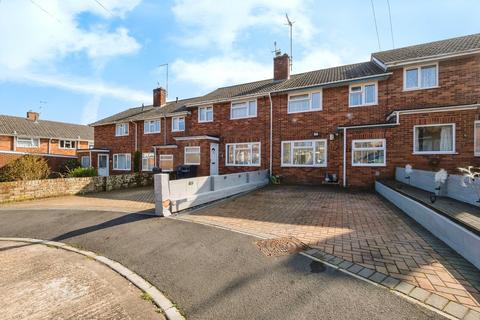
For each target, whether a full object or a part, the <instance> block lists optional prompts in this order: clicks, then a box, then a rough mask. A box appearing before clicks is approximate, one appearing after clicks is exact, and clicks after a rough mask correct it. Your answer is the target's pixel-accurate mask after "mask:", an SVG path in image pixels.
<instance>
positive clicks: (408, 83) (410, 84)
mask: <svg viewBox="0 0 480 320" xmlns="http://www.w3.org/2000/svg"><path fill="white" fill-rule="evenodd" d="M436 87H438V63H434V64H428V65H421V66H414V67H406V68H404V69H403V90H406V91H407V90H418V89H428V88H436Z"/></svg>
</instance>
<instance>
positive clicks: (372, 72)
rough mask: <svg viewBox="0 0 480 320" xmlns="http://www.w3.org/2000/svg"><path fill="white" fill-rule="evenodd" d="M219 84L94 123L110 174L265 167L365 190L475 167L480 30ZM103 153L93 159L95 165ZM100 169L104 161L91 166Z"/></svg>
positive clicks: (292, 177) (284, 58)
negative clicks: (351, 60)
mask: <svg viewBox="0 0 480 320" xmlns="http://www.w3.org/2000/svg"><path fill="white" fill-rule="evenodd" d="M288 65H289V57H288V55H286V54H284V55H281V54H278V55H276V57H275V58H274V68H273V69H274V70H273V71H274V72H273V74H274V76H273V79H268V80H262V81H256V82H252V83H245V84H240V85H234V86H229V87H223V88H219V89H217V90H215V91H213V92H210V93H208V94H206V95H204V96H202V97H196V98H192V99H186V100H178V101H171V102H166V99H165V97H166V92H165V90H163V89H162V88H158V89H155V90H154V99H153V100H154V103H153V105H152V106H145V107H138V108H133V109H129V110H127V111H124V112H121V113H119V114H116V115H113V116H111V117H109V118H106V119H103V120H100V121H98V122H96V123H94V124H93V127H94V128H95V148H96V149H95V150H97V151H96V152H97V153H98V154H104V155H103V156H101V158H102V161H103V162H104V163H103V164H104V165H105V161H107V162H106V163H108V164H109V165H108V166H107V167H108V170H107V169H105V170H104V171H108V173H112V174H115V173H120V172H125V171H131V170H133V166H132V154H133V152H134V151H135V150H138V151H140V152H141V153H142V168H143V170H151V169H152V168H153V167H161V168H162V169H164V170H165V169H166V170H172V169H173V168H175V167H176V166H178V165H182V164H192V165H197V166H198V175H209V174H224V173H231V172H239V171H244V170H257V169H269V170H270V171H271V172H272V174H274V175H280V176H282V177H283V179H284V181H286V182H292V183H312V184H320V183H325V182H338V183H340V184H341V185H343V186H369V185H372V183H373V181H374V180H375V179H376V178H379V177H393V175H394V170H395V167H397V166H405V165H406V164H411V165H412V166H413V167H414V168H417V169H427V170H438V169H439V168H444V169H447V170H450V171H453V170H456V168H457V167H458V166H461V165H463V166H466V165H479V162H480V161H479V158H477V157H476V156H480V139H478V138H480V112H479V107H480V104H479V103H480V34H475V35H469V36H464V37H458V38H453V39H448V40H442V41H436V42H431V43H427V44H421V45H416V46H410V47H405V48H399V49H394V50H388V51H382V52H377V53H373V54H372V56H371V60H370V61H367V62H363V63H357V64H352V65H345V66H339V67H333V68H328V69H322V70H316V71H311V72H306V73H301V74H295V75H290V74H289V67H288ZM96 159H98V157H97V156H94V157H93V158H92V163H94V164H95V163H96V162H98V160H96ZM95 165H96V164H95Z"/></svg>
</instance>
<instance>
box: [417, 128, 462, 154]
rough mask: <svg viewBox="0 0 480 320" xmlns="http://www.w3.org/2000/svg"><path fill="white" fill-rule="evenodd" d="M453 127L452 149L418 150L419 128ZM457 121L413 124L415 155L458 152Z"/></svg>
mask: <svg viewBox="0 0 480 320" xmlns="http://www.w3.org/2000/svg"><path fill="white" fill-rule="evenodd" d="M442 126H451V127H452V151H416V150H417V128H422V127H442ZM455 129H456V128H455V123H435V124H417V125H414V126H413V153H412V154H414V155H428V154H456V153H457V152H456V139H457V138H456V134H455Z"/></svg>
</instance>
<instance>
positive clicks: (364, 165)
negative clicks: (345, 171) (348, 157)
mask: <svg viewBox="0 0 480 320" xmlns="http://www.w3.org/2000/svg"><path fill="white" fill-rule="evenodd" d="M378 141H382V143H383V147H382V148H377V147H367V148H355V142H378ZM376 150H383V163H355V151H376ZM351 153H352V167H386V166H387V139H355V140H352V149H351Z"/></svg>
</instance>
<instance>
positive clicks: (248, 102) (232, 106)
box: [230, 99, 258, 120]
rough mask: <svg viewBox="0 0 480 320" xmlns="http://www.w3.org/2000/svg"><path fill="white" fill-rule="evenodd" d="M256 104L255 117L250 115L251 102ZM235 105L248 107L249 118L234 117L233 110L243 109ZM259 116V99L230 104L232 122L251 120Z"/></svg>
mask: <svg viewBox="0 0 480 320" xmlns="http://www.w3.org/2000/svg"><path fill="white" fill-rule="evenodd" d="M252 101H254V102H255V115H251V114H250V102H252ZM234 104H237V105H239V104H246V107H247V114H248V115H247V116H245V117H236V118H234V117H233V109H240V108H243V107H238V106H234ZM257 116H258V104H257V99H249V100H239V101H232V102H230V120H240V119H249V118H256V117H257Z"/></svg>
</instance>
